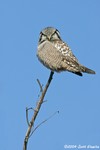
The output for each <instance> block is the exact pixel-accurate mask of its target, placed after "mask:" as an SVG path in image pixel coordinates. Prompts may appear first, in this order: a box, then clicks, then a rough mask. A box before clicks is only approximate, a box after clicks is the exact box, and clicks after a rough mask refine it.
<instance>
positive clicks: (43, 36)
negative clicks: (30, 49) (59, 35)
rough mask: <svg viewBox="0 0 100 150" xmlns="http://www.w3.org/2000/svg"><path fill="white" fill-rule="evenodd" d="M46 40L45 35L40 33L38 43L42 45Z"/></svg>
mask: <svg viewBox="0 0 100 150" xmlns="http://www.w3.org/2000/svg"><path fill="white" fill-rule="evenodd" d="M45 40H46V35H44V34H43V33H42V32H41V33H40V38H39V42H40V43H42V42H44V41H45Z"/></svg>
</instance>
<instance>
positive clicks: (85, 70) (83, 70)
mask: <svg viewBox="0 0 100 150" xmlns="http://www.w3.org/2000/svg"><path fill="white" fill-rule="evenodd" d="M81 70H82V72H84V73H89V74H95V71H93V70H91V69H89V68H87V67H85V66H81Z"/></svg>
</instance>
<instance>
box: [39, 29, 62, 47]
mask: <svg viewBox="0 0 100 150" xmlns="http://www.w3.org/2000/svg"><path fill="white" fill-rule="evenodd" d="M55 40H61V37H60V32H59V31H58V30H57V29H55V28H53V27H46V28H44V29H43V30H42V31H41V32H40V38H39V44H41V43H43V42H44V41H51V42H52V41H55Z"/></svg>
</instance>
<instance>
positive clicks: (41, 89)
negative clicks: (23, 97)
mask: <svg viewBox="0 0 100 150" xmlns="http://www.w3.org/2000/svg"><path fill="white" fill-rule="evenodd" d="M37 82H38V84H39V87H40V92H43V88H42V87H43V85H42V84H41V83H40V80H39V79H37Z"/></svg>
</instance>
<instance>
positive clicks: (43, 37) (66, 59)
mask: <svg viewBox="0 0 100 150" xmlns="http://www.w3.org/2000/svg"><path fill="white" fill-rule="evenodd" d="M37 56H38V59H39V60H40V62H41V63H42V64H43V65H44V66H46V67H47V68H49V69H50V70H51V71H53V72H54V71H56V72H61V71H69V72H72V73H75V74H77V75H80V76H82V72H85V73H90V74H95V71H93V70H91V69H89V68H87V67H85V66H83V65H81V64H80V63H79V61H78V60H77V58H76V57H75V56H74V54H73V53H72V51H71V49H70V48H69V46H68V45H67V44H66V43H65V42H63V41H62V39H61V37H60V33H59V31H58V30H57V29H55V28H52V27H47V28H45V29H43V30H42V31H41V32H40V38H39V42H38V51H37Z"/></svg>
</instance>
